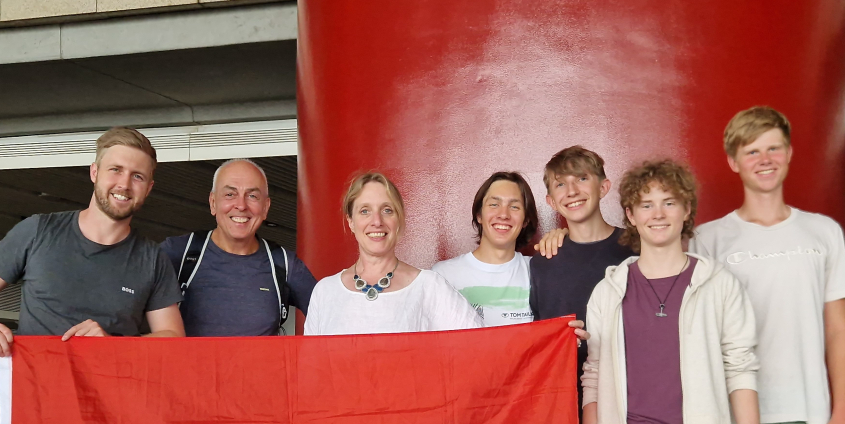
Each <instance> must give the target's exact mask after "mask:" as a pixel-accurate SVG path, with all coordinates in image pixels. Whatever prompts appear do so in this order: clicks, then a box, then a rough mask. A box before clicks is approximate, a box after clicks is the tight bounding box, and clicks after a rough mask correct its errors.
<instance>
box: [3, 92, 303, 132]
mask: <svg viewBox="0 0 845 424" xmlns="http://www.w3.org/2000/svg"><path fill="white" fill-rule="evenodd" d="M295 117H296V100H278V101H263V102H252V103H234V104H221V105H204V106H194V107H189V106H174V107H165V108H154V109H130V110H116V111H98V112H90V113H72V114H62V115H44V116H29V117H16V118H6V119H0V137H10V136H17V135H36V134H52V133H63V132H80V131H99V130H104V129H107V128H111V127H113V126H115V125H125V126H129V127H138V128H143V127H154V126H175V125H201V124H215V123H221V122H239V121H262V120H275V119H290V118H295Z"/></svg>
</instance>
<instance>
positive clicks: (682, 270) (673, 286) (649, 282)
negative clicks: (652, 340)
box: [640, 255, 689, 318]
mask: <svg viewBox="0 0 845 424" xmlns="http://www.w3.org/2000/svg"><path fill="white" fill-rule="evenodd" d="M684 256H686V255H684ZM688 263H689V256H687V260H686V261H685V262H684V266H683V267H682V268H681V272H679V273H678V275H676V276H675V280H674V281H672V285H671V286H670V287H669V293H666V297H665V298H663V300H660V296H658V295H657V290H655V289H654V286H653V285H651V280H649V279H648V277H646V276H645V274H643V278H645V281H646V282H647V283H648V286H649V287H651V291H652V292H654V297H656V298H657V301H658V302H660V312H657V313H655V314H654V315H655V316H657V317H660V318H663V317H667V316H668V315H666V314H665V313H663V308H665V307H666V300H667V299H669V295H670V294H672V289H674V288H675V283H677V282H678V278H679V277H680V276H681V274H683V273H684V268H686V267H687V264H688ZM640 274H642V271H640Z"/></svg>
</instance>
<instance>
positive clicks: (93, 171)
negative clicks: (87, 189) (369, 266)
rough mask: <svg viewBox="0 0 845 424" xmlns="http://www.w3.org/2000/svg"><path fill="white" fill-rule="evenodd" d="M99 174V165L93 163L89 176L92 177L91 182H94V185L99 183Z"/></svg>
mask: <svg viewBox="0 0 845 424" xmlns="http://www.w3.org/2000/svg"><path fill="white" fill-rule="evenodd" d="M97 172H99V166H97V163H96V162H95V163H92V164H91V167H90V168H89V169H88V174H89V175H90V177H91V182H92V183H96V182H97Z"/></svg>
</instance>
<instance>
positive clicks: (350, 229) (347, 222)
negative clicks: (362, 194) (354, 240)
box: [346, 215, 355, 234]
mask: <svg viewBox="0 0 845 424" xmlns="http://www.w3.org/2000/svg"><path fill="white" fill-rule="evenodd" d="M346 225H348V226H349V231H352V233H353V234H354V233H355V226H354V225H352V218H351V217H350V216H349V215H347V216H346Z"/></svg>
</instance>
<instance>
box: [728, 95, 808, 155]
mask: <svg viewBox="0 0 845 424" xmlns="http://www.w3.org/2000/svg"><path fill="white" fill-rule="evenodd" d="M774 128H777V129H779V130H780V131H781V132H782V133H783V138H784V140H786V146H787V147H789V144H790V133H791V132H792V127H791V125H790V124H789V120H787V119H786V116H784V114H782V113H780V112H778V111H777V110H775V109H773V108H771V107H769V106H754V107H752V108H751V109H746V110H743V111H742V112H739V113H737V114H736V115H734V117H733V118H732V119H731V121H730V122H728V126H727V127H725V135H724V144H725V153H727V154H728V156H730V157H732V158H733V157H736V152H737V150H739V148H740V147H744V146H747V145H749V144H751V143H753V142H754V140H756V139H757V137H760V135H762V134H763V133H764V132H766V131H769V130H771V129H774Z"/></svg>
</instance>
